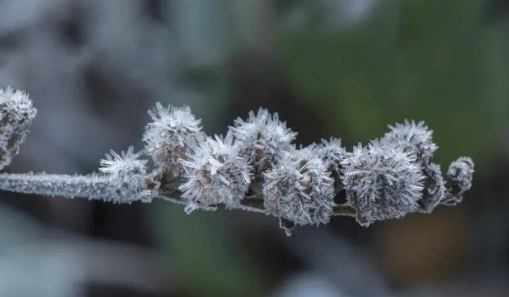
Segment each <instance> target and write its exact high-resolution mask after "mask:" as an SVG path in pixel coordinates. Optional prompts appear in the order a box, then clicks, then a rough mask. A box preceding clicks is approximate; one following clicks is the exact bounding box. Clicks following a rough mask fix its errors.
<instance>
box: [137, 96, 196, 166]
mask: <svg viewBox="0 0 509 297" xmlns="http://www.w3.org/2000/svg"><path fill="white" fill-rule="evenodd" d="M149 115H150V116H151V118H152V122H151V123H149V124H148V125H147V126H146V128H145V134H144V135H143V141H145V143H146V146H145V151H146V152H147V153H148V154H149V155H150V156H151V157H152V159H153V160H154V163H155V164H157V165H158V166H161V167H162V169H163V170H164V171H166V172H169V173H171V174H173V175H174V176H178V175H179V174H181V173H182V167H181V165H180V163H179V159H185V158H186V155H187V153H189V152H190V150H191V149H192V147H193V146H195V145H197V144H198V143H200V142H202V141H203V138H204V135H203V132H202V131H201V126H200V124H201V120H197V119H196V118H195V117H194V115H193V114H192V113H191V110H190V108H189V107H188V106H185V107H180V108H179V107H172V106H171V105H170V106H168V107H167V108H164V107H163V106H162V105H161V104H160V103H157V105H156V108H155V109H154V110H150V111H149Z"/></svg>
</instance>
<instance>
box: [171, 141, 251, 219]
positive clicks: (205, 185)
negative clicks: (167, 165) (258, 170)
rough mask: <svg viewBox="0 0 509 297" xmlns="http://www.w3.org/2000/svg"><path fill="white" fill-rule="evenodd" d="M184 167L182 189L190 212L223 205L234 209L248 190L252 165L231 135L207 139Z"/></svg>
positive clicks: (191, 155) (188, 157) (183, 163)
mask: <svg viewBox="0 0 509 297" xmlns="http://www.w3.org/2000/svg"><path fill="white" fill-rule="evenodd" d="M181 164H182V165H183V168H184V177H185V178H187V181H186V182H185V183H184V184H182V185H181V186H180V187H179V189H180V190H181V191H182V192H183V193H182V198H183V199H185V200H186V201H187V203H188V206H189V207H188V208H187V210H188V212H190V211H192V210H193V209H195V208H201V207H208V206H215V205H216V204H220V203H222V204H225V205H226V206H227V207H234V206H236V205H238V204H239V202H240V200H241V199H243V198H244V196H245V194H246V192H247V191H248V188H249V184H250V180H251V166H250V164H249V162H248V161H247V160H246V159H245V158H243V157H242V156H240V155H239V146H238V145H237V144H235V143H234V142H233V137H232V135H231V134H227V135H226V137H225V138H224V139H223V138H222V137H218V136H216V138H215V139H212V138H207V139H206V140H205V141H204V142H202V143H200V144H199V145H198V146H197V147H196V148H195V149H194V150H193V152H192V153H190V154H188V155H187V159H186V160H181Z"/></svg>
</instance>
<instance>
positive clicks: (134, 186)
mask: <svg viewBox="0 0 509 297" xmlns="http://www.w3.org/2000/svg"><path fill="white" fill-rule="evenodd" d="M133 150H134V147H132V146H130V147H129V148H128V150H127V152H122V153H121V154H120V155H119V154H117V153H115V152H114V151H110V153H109V154H106V159H103V160H101V166H102V167H101V168H99V171H100V172H101V173H104V174H105V175H106V176H107V177H108V180H109V183H110V186H111V188H112V191H114V193H115V194H116V196H118V201H116V202H120V203H126V202H127V203H130V202H132V201H143V202H150V201H151V198H152V197H151V196H152V195H151V194H152V193H151V191H150V190H149V189H147V180H146V177H147V166H146V164H147V160H140V159H139V157H140V156H141V153H134V152H133ZM112 196H115V195H112Z"/></svg>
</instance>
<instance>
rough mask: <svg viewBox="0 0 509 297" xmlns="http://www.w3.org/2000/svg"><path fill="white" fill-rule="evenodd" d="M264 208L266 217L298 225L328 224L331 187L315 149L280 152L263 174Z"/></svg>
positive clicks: (327, 172) (329, 177)
mask: <svg viewBox="0 0 509 297" xmlns="http://www.w3.org/2000/svg"><path fill="white" fill-rule="evenodd" d="M263 196H264V206H265V208H266V209H267V211H268V212H269V213H270V214H273V215H275V216H277V217H281V218H284V219H287V220H289V221H291V222H293V223H295V224H298V225H318V224H326V223H328V222H329V220H330V217H331V215H332V211H333V209H332V208H333V206H334V202H333V198H334V186H333V179H332V178H331V175H330V172H329V171H328V170H327V167H326V164H325V162H324V161H323V160H322V159H320V158H319V156H318V153H317V151H316V147H315V146H310V147H307V148H304V149H300V150H292V151H287V152H283V153H282V154H281V155H280V156H279V157H278V159H277V160H276V162H275V163H274V164H273V166H272V168H271V169H269V170H268V171H267V172H265V173H264V182H263Z"/></svg>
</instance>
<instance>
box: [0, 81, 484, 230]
mask: <svg viewBox="0 0 509 297" xmlns="http://www.w3.org/2000/svg"><path fill="white" fill-rule="evenodd" d="M35 114H36V109H35V108H34V107H33V106H32V101H31V100H30V98H29V97H28V95H27V94H26V93H25V92H22V91H15V90H13V89H11V88H7V89H5V90H3V89H0V169H2V168H3V167H4V166H6V165H7V164H8V163H9V162H10V160H11V158H12V156H14V155H15V154H17V152H18V148H19V145H20V143H21V142H22V141H23V139H24V138H25V136H26V135H27V134H28V129H29V127H30V125H31V123H32V120H33V118H34V117H35ZM149 115H150V117H151V119H152V121H151V122H150V123H149V124H148V125H147V126H146V128H145V133H144V135H143V141H144V142H145V148H144V149H143V150H142V151H141V152H138V153H134V149H133V147H129V149H128V150H127V151H126V152H122V153H121V154H117V153H115V152H113V151H111V152H110V153H109V154H107V155H106V159H104V160H102V161H101V168H100V169H99V173H94V174H91V175H83V176H66V175H47V174H43V173H41V174H18V175H15V174H4V173H2V174H0V189H2V190H8V191H15V192H21V193H27V194H43V195H53V196H58V195H60V196H64V197H68V198H74V197H87V198H89V199H99V200H104V201H110V202H111V201H112V202H117V203H131V202H134V201H145V202H150V201H152V200H153V199H154V198H162V199H166V200H168V201H172V202H177V203H181V204H184V205H185V211H186V212H187V213H190V212H192V211H193V210H196V209H201V210H214V209H216V208H217V207H218V206H224V207H226V208H227V209H241V210H250V211H257V212H261V213H265V214H268V215H272V216H275V217H277V218H279V221H280V226H281V227H282V228H283V229H285V231H286V232H287V234H289V232H290V230H291V229H292V228H293V227H294V226H296V225H315V226H316V225H320V224H327V223H328V222H329V221H330V219H331V217H332V216H334V215H348V216H354V217H355V218H356V220H357V222H358V223H359V224H360V225H362V226H369V225H371V224H372V223H374V222H376V221H382V220H391V219H397V218H401V217H404V216H405V215H407V214H409V213H415V212H423V213H429V212H431V211H432V210H433V209H434V208H435V207H436V206H437V205H440V204H444V205H455V204H457V203H458V202H459V201H461V200H462V197H463V194H464V193H465V192H466V191H467V190H469V189H470V188H471V186H472V176H473V172H474V163H473V161H472V160H471V159H470V158H468V157H461V158H459V159H457V160H456V161H454V162H452V163H451V165H450V166H449V168H448V170H447V175H446V178H444V177H443V176H442V172H441V169H440V166H439V165H437V164H434V163H432V162H431V158H432V157H433V154H434V153H435V151H436V150H437V149H438V147H437V145H436V144H435V143H434V142H433V139H432V131H431V130H429V129H428V127H427V126H426V125H425V124H424V123H423V122H417V123H416V122H414V121H407V120H405V121H404V122H403V123H402V124H395V125H394V126H389V132H387V133H386V134H385V135H383V137H381V138H380V139H375V140H372V141H371V142H369V143H368V144H367V145H365V146H363V145H361V144H359V145H358V146H355V147H354V148H353V149H352V150H351V151H347V150H346V149H345V148H344V147H343V146H342V144H341V140H340V139H337V138H330V139H329V140H322V142H321V143H320V144H311V145H309V146H307V147H302V146H300V147H297V145H296V144H295V143H294V141H295V139H296V136H297V133H295V132H293V131H292V130H291V129H289V128H288V127H287V126H286V123H285V122H282V121H280V119H279V116H278V114H270V113H269V111H268V110H266V109H262V108H260V109H259V110H258V112H257V113H256V114H255V113H254V112H250V113H249V115H248V118H247V119H246V120H243V119H240V118H239V119H237V120H235V121H234V123H233V126H231V127H229V129H228V131H227V133H226V134H225V136H222V135H219V136H218V135H216V136H214V137H210V136H207V135H206V134H205V133H204V132H203V131H202V128H201V121H200V120H199V119H196V118H195V116H194V115H193V114H192V113H191V110H190V108H189V107H173V106H171V105H170V106H168V107H163V106H162V105H161V104H157V105H156V107H155V108H154V109H153V110H150V111H149ZM144 154H145V155H147V156H149V157H151V158H152V161H153V163H154V168H153V169H152V170H151V171H149V169H148V167H147V160H144V159H142V158H141V156H142V155H144ZM340 194H342V195H340ZM336 197H338V199H336ZM341 197H346V202H341V203H340V202H339V201H337V200H339V198H341Z"/></svg>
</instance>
